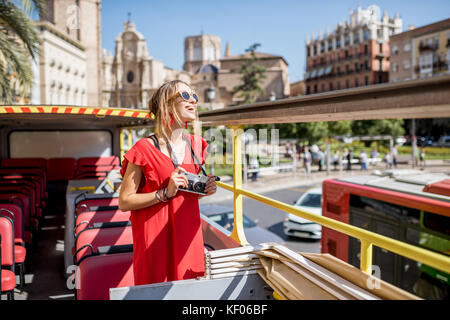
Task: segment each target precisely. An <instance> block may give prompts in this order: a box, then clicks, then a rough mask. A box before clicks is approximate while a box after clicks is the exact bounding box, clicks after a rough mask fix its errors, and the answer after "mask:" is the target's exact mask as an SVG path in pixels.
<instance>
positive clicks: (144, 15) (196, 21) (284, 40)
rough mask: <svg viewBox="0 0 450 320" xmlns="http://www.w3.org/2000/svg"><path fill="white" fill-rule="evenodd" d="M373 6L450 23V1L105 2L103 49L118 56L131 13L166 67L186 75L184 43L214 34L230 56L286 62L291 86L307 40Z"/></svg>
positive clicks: (419, 22) (412, 20)
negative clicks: (266, 56) (261, 55)
mask: <svg viewBox="0 0 450 320" xmlns="http://www.w3.org/2000/svg"><path fill="white" fill-rule="evenodd" d="M358 4H361V6H362V7H363V8H367V7H368V6H369V5H371V4H375V5H377V6H379V7H380V9H381V12H383V11H384V10H386V11H387V12H388V14H389V15H390V16H393V15H394V14H395V12H398V13H399V14H400V17H401V18H402V19H403V29H404V30H406V29H407V27H408V26H409V25H415V26H416V27H418V26H423V25H426V24H429V23H432V22H436V21H439V20H443V19H447V18H449V17H450V0H428V1H424V0H421V1H419V0H408V1H407V0H378V1H347V0H334V1H331V0H317V1H303V0H302V1H300V0H209V1H207V0H191V1H180V0H164V1H161V0H126V1H124V0H120V1H118V0H103V1H102V12H101V15H102V17H101V19H102V47H103V48H105V49H107V50H109V51H111V52H114V47H115V42H114V39H115V38H116V36H117V35H118V34H119V33H120V32H121V31H122V30H123V23H124V22H125V21H126V20H127V13H128V12H130V13H131V21H133V22H134V23H135V24H136V28H137V30H138V31H139V32H141V33H142V34H143V35H144V36H145V38H146V39H147V47H148V51H149V54H150V55H151V56H152V57H153V58H155V59H158V60H160V61H162V62H163V63H164V65H165V66H167V67H170V68H173V69H177V70H181V69H182V66H183V63H184V48H183V46H184V38H185V37H186V36H191V35H199V34H201V32H202V31H203V33H204V34H214V35H218V36H220V38H221V40H222V54H223V52H224V50H225V45H226V43H227V42H229V43H230V48H231V53H232V54H240V53H243V52H244V51H245V49H246V48H248V47H249V46H250V45H251V44H253V43H256V42H258V43H260V44H261V47H260V48H259V51H261V52H265V53H271V54H275V55H281V56H283V57H284V58H285V59H286V61H287V62H288V63H289V67H288V70H289V78H290V80H291V82H294V81H297V80H300V79H302V78H303V72H304V65H305V36H306V35H311V33H312V32H315V33H316V34H317V33H318V31H319V30H322V31H325V28H326V27H327V26H328V27H329V29H330V30H332V29H333V26H334V24H335V23H339V22H341V21H343V20H344V19H345V20H348V19H349V11H350V9H351V8H353V9H356V7H357V6H358Z"/></svg>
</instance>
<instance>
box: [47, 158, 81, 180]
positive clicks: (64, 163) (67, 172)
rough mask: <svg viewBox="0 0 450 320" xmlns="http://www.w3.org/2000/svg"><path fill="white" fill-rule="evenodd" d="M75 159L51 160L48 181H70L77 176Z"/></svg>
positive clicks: (48, 162) (48, 166) (48, 167)
mask: <svg viewBox="0 0 450 320" xmlns="http://www.w3.org/2000/svg"><path fill="white" fill-rule="evenodd" d="M75 166H76V161H75V159H74V158H50V159H48V160H47V179H48V181H61V180H70V179H73V178H74V176H75Z"/></svg>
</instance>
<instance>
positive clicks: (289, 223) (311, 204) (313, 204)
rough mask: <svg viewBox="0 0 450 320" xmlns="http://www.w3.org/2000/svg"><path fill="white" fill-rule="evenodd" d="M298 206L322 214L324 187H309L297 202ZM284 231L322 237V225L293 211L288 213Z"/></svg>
mask: <svg viewBox="0 0 450 320" xmlns="http://www.w3.org/2000/svg"><path fill="white" fill-rule="evenodd" d="M294 205H295V206H296V207H299V208H300V209H302V210H304V211H308V212H310V213H313V214H316V215H321V214H322V187H319V188H313V189H309V190H308V191H307V192H305V193H304V194H303V195H302V196H301V197H300V198H299V199H298V200H297V201H296V202H295V203H294ZM283 231H284V234H285V235H287V236H292V237H298V238H309V239H316V240H318V239H320V238H321V237H322V226H321V225H320V224H318V223H315V222H312V221H309V220H306V219H304V218H301V217H299V216H296V215H294V214H291V213H286V218H285V219H284V222H283Z"/></svg>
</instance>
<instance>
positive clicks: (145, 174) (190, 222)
mask: <svg viewBox="0 0 450 320" xmlns="http://www.w3.org/2000/svg"><path fill="white" fill-rule="evenodd" d="M197 101H198V100H197V95H195V93H194V92H193V90H192V89H191V88H190V87H189V85H187V84H186V83H185V82H182V81H179V80H175V81H170V82H167V83H165V84H163V85H162V86H161V87H160V88H159V89H158V90H157V91H156V92H155V93H154V94H153V96H152V98H151V100H150V106H149V108H150V111H151V112H152V113H153V114H154V115H155V122H156V125H155V135H153V136H150V137H148V138H143V139H141V140H139V141H138V142H137V143H136V144H135V145H134V146H133V148H131V149H130V150H129V151H128V152H127V153H126V154H125V156H124V160H123V163H122V170H121V174H122V176H123V181H122V185H121V190H120V195H119V208H120V210H122V211H128V210H130V211H131V217H130V220H131V225H132V231H133V270H134V278H135V285H141V284H149V283H158V282H165V281H174V280H182V279H190V278H195V277H198V276H202V275H203V274H204V245H203V235H202V230H201V221H200V215H199V205H198V198H199V195H198V194H195V193H189V192H185V191H182V190H180V189H179V188H186V187H187V185H188V180H187V178H186V177H185V176H184V175H183V174H182V173H183V172H190V173H195V174H198V173H199V171H200V169H201V167H200V166H201V165H202V164H204V162H205V159H206V156H207V153H206V150H205V149H206V147H207V143H206V141H205V140H204V139H202V138H201V137H200V136H196V135H187V134H184V133H183V129H184V128H185V127H186V128H187V125H188V123H189V122H191V123H193V124H194V125H195V123H196V121H197V119H198V115H197ZM191 150H192V151H193V152H194V154H195V156H194V155H193V154H192V153H191ZM195 158H197V160H195ZM198 162H201V163H198ZM210 177H211V176H210ZM205 192H206V195H212V194H214V193H215V192H216V183H215V180H214V178H210V179H209V180H208V183H207V185H206V188H205Z"/></svg>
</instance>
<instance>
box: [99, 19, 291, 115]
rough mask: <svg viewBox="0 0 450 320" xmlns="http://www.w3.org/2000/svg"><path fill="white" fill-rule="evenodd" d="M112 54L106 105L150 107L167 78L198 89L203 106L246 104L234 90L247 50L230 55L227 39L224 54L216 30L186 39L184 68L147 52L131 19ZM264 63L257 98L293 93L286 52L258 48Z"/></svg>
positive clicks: (106, 70) (105, 62) (106, 58)
mask: <svg viewBox="0 0 450 320" xmlns="http://www.w3.org/2000/svg"><path fill="white" fill-rule="evenodd" d="M115 42H116V45H115V52H114V54H111V53H108V52H106V51H104V52H103V57H102V82H103V99H102V104H103V106H110V107H113V106H115V107H130V108H147V105H148V101H149V99H150V98H151V95H152V94H153V92H154V91H155V90H156V89H157V88H158V87H159V86H161V85H162V84H163V83H164V82H167V81H170V80H175V79H179V80H183V81H185V82H186V83H188V84H189V85H191V86H192V88H193V89H194V90H195V91H196V92H197V95H198V97H199V106H200V107H202V108H203V109H219V108H223V107H226V106H229V105H236V104H240V103H242V99H240V98H239V97H238V94H235V93H234V91H233V89H234V87H235V86H237V85H239V83H240V81H241V74H240V73H239V69H240V67H241V64H242V63H243V62H244V60H245V59H246V58H248V57H249V53H245V54H240V55H234V56H233V55H231V50H230V46H229V44H227V45H226V49H225V56H224V57H222V55H221V39H220V37H218V36H216V35H203V34H202V35H197V36H189V37H186V38H185V41H184V58H185V61H184V64H183V70H174V69H171V68H167V67H165V66H164V63H163V62H162V61H159V60H156V59H154V58H152V57H151V56H150V55H149V52H148V49H147V42H146V40H145V38H144V36H143V35H142V34H141V33H140V32H138V31H137V30H136V26H135V25H134V24H133V23H132V22H130V21H127V22H125V24H124V30H123V32H121V33H120V34H119V35H118V36H117V37H116V39H115ZM256 55H257V57H258V58H259V62H258V63H259V64H260V65H263V66H265V67H266V70H267V71H266V73H265V75H266V78H265V79H263V82H262V85H261V86H262V88H263V90H264V93H263V94H261V95H260V96H259V97H258V98H257V101H264V100H269V99H271V98H272V99H280V98H285V97H288V96H289V91H290V87H289V78H288V72H287V65H288V64H287V62H286V61H285V60H284V58H283V57H280V56H276V55H270V54H265V53H260V52H257V53H256Z"/></svg>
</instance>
